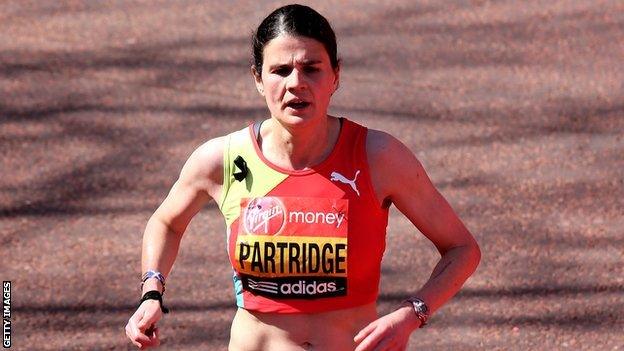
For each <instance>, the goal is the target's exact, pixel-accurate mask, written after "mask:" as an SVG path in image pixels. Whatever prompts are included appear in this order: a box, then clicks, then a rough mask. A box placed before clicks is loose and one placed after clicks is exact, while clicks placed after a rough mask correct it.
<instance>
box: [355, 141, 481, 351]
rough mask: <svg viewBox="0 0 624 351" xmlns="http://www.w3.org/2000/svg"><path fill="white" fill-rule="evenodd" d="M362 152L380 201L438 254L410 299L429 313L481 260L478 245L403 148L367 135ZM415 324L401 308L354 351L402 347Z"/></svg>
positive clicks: (359, 337)
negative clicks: (416, 299)
mask: <svg viewBox="0 0 624 351" xmlns="http://www.w3.org/2000/svg"><path fill="white" fill-rule="evenodd" d="M367 150H368V152H367V154H368V159H369V163H370V168H371V177H372V179H373V184H374V186H375V190H376V191H377V192H378V194H379V195H380V197H381V198H383V199H385V200H389V201H391V202H392V203H393V204H394V205H395V206H396V207H397V209H398V210H399V211H401V213H403V214H404V215H405V216H406V217H407V218H408V219H409V220H410V221H411V222H412V223H413V224H414V226H416V227H417V228H418V229H419V230H420V231H421V232H422V233H423V234H424V235H425V236H426V237H427V238H428V239H429V240H430V241H431V242H432V243H433V244H434V245H435V246H436V248H437V249H438V251H439V252H440V255H441V258H440V260H439V262H438V264H437V265H436V266H435V268H434V270H433V273H432V274H431V277H430V278H429V280H428V281H427V282H426V283H425V285H424V286H423V287H422V288H421V289H420V290H418V291H415V292H414V294H412V296H418V297H420V298H421V299H423V300H424V301H425V302H426V303H427V305H428V306H429V309H430V312H431V314H433V313H434V312H435V311H436V310H438V309H439V308H440V307H441V306H442V305H443V304H444V303H446V302H447V301H448V300H449V299H450V298H451V297H453V295H455V294H456V293H457V292H458V291H459V289H460V288H461V286H462V285H463V284H464V282H465V281H466V279H468V277H470V275H472V273H473V272H474V271H475V270H476V267H477V266H478V264H479V261H480V259H481V252H480V250H479V245H478V244H477V242H476V241H475V239H474V237H473V236H472V234H471V233H470V232H469V231H468V229H466V227H465V226H464V224H463V223H462V222H461V220H460V219H459V218H458V217H457V215H456V214H455V211H453V209H452V208H451V206H450V205H449V204H448V202H447V201H446V200H445V199H444V197H443V196H442V195H441V194H440V193H439V192H438V190H437V189H436V188H435V187H434V186H433V184H432V183H431V180H430V179H429V177H428V176H427V174H426V172H425V170H424V168H423V166H422V164H421V163H420V162H419V161H418V159H417V158H416V156H414V154H413V153H412V152H411V151H410V150H409V148H407V147H406V146H405V145H403V144H402V143H401V142H400V141H399V140H397V139H396V138H394V137H393V136H391V135H389V134H387V133H384V132H380V131H376V130H370V131H369V136H368V138H367ZM407 297H409V296H406V298H407ZM419 325H420V321H419V320H418V319H417V318H416V317H415V313H414V311H413V310H412V307H411V306H404V307H401V308H400V309H399V310H397V311H395V312H394V313H391V314H389V315H387V316H384V317H382V318H380V319H379V320H377V321H375V322H373V323H371V324H370V325H369V326H368V327H366V328H364V329H363V330H362V331H361V332H360V333H359V334H358V335H357V336H356V338H355V341H356V342H357V343H359V345H358V348H357V349H356V350H358V351H360V350H369V349H370V350H372V349H373V348H375V347H377V348H378V349H380V350H383V349H385V348H386V347H389V346H391V345H394V346H398V347H401V346H402V347H405V344H406V343H407V340H408V339H409V335H410V334H411V332H412V331H413V330H414V329H415V328H417V327H418V326H419Z"/></svg>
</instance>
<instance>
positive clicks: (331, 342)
mask: <svg viewBox="0 0 624 351" xmlns="http://www.w3.org/2000/svg"><path fill="white" fill-rule="evenodd" d="M375 319H377V308H376V305H375V303H370V304H367V305H363V306H358V307H354V308H348V309H344V310H338V311H330V312H322V313H313V314H278V313H258V312H254V311H247V310H245V309H242V308H239V309H238V311H237V312H236V315H235V316H234V321H233V322H232V330H231V332H230V345H229V351H264V350H284V351H290V350H293V351H294V350H298V351H301V350H329V351H331V350H341V351H342V350H353V349H354V348H355V346H356V345H355V343H354V342H353V337H354V336H355V335H356V334H357V333H358V332H359V331H360V330H361V329H362V328H364V327H365V326H366V325H368V323H370V322H372V321H374V320H375Z"/></svg>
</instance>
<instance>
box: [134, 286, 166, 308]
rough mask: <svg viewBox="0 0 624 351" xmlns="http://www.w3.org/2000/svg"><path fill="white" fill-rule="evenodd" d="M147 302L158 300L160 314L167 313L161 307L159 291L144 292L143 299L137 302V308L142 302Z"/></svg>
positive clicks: (161, 301)
mask: <svg viewBox="0 0 624 351" xmlns="http://www.w3.org/2000/svg"><path fill="white" fill-rule="evenodd" d="M147 300H158V302H159V303H160V310H161V311H162V313H169V309H168V308H167V307H165V306H164V305H163V300H162V294H161V293H160V291H158V290H150V291H148V292H146V293H145V294H143V297H141V301H139V306H141V304H142V303H143V301H147Z"/></svg>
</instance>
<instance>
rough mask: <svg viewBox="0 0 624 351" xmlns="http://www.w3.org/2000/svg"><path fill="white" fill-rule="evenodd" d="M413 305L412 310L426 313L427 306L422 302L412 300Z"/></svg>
mask: <svg viewBox="0 0 624 351" xmlns="http://www.w3.org/2000/svg"><path fill="white" fill-rule="evenodd" d="M412 304H413V305H414V309H416V310H417V311H418V312H420V313H427V305H426V304H425V303H424V302H423V301H422V300H418V299H416V300H414V301H412Z"/></svg>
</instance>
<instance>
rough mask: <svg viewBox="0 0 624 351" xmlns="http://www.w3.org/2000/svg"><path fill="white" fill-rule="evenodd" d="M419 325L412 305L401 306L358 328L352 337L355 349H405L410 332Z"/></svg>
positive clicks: (374, 350)
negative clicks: (355, 345) (362, 327)
mask: <svg viewBox="0 0 624 351" xmlns="http://www.w3.org/2000/svg"><path fill="white" fill-rule="evenodd" d="M419 326H420V320H419V319H418V318H417V317H416V314H415V313H414V310H413V309H412V307H411V306H405V307H401V308H399V309H398V310H396V311H394V312H392V313H390V314H387V315H385V316H383V317H381V318H379V319H377V320H375V321H373V322H371V323H370V324H369V325H367V326H366V327H364V329H362V330H360V332H359V333H358V334H357V335H356V336H355V337H354V338H353V341H355V343H356V344H357V347H356V349H355V351H386V350H388V351H389V350H405V347H406V346H407V342H408V341H409V337H410V334H412V332H413V331H414V330H415V329H417V328H418V327H419Z"/></svg>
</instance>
